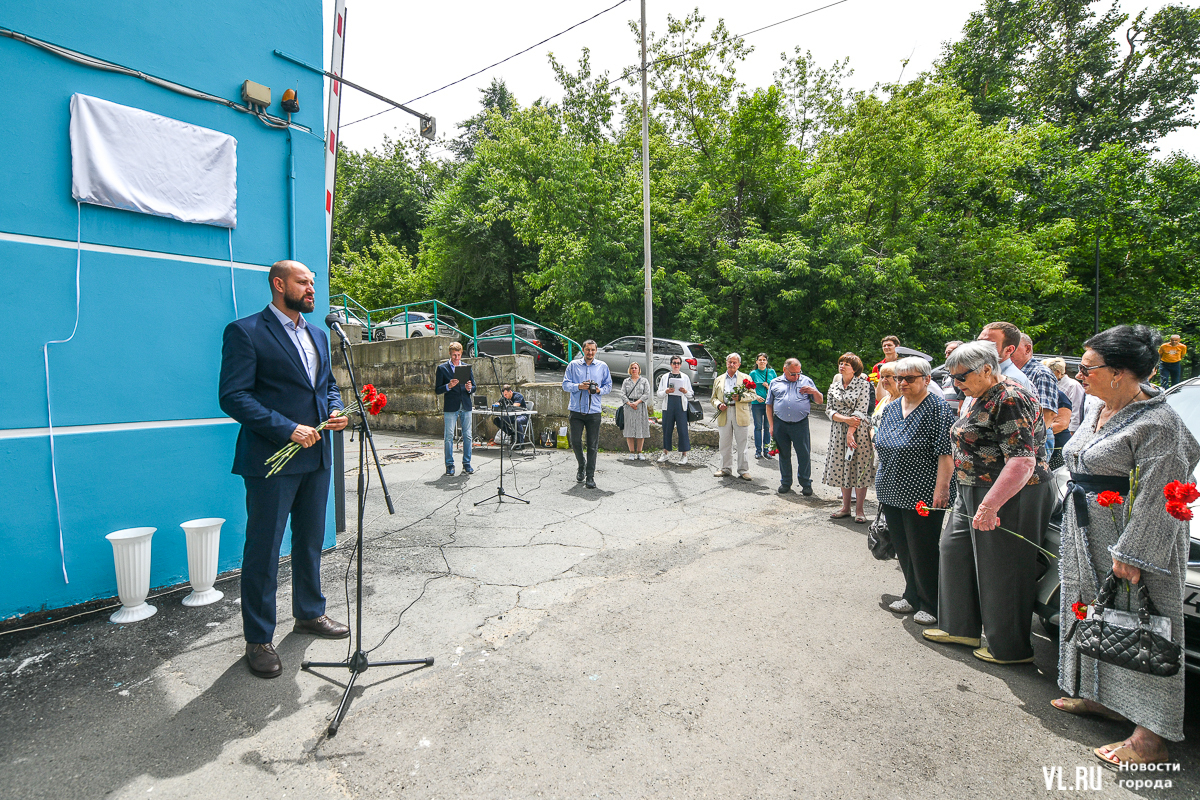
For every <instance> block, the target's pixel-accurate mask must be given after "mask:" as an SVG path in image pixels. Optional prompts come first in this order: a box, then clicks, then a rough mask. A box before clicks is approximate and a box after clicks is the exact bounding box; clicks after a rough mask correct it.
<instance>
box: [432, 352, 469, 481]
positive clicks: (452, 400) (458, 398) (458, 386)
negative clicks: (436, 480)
mask: <svg viewBox="0 0 1200 800" xmlns="http://www.w3.org/2000/svg"><path fill="white" fill-rule="evenodd" d="M462 354H463V348H462V345H461V344H459V343H458V342H451V343H450V360H449V361H447V362H446V363H444V364H438V368H437V379H436V380H435V382H434V385H433V391H434V392H435V393H437V394H440V395H443V397H442V418H443V421H444V426H443V429H442V430H443V438H444V439H445V445H446V446H445V450H446V474H447V475H449V476H451V477H453V475H454V423H455V422H457V423H458V426H459V428H461V429H462V439H463V462H462V469H463V473H464V474H466V475H470V474H471V473H473V472H474V471H475V470H474V469H473V468H472V467H471V392H473V391H475V384H474V382H473V381H471V379H470V369H471V368H470V367H469V366H466V365H464V364H463V363H462ZM463 370H466V372H463Z"/></svg>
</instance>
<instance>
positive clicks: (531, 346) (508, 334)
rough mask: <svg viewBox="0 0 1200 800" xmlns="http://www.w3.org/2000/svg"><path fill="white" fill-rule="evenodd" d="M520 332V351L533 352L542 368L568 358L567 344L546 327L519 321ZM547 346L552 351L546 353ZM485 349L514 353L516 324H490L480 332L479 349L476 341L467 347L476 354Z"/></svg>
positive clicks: (498, 353) (497, 353)
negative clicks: (514, 326) (565, 345)
mask: <svg viewBox="0 0 1200 800" xmlns="http://www.w3.org/2000/svg"><path fill="white" fill-rule="evenodd" d="M516 335H517V340H516V352H517V354H518V355H521V354H524V355H531V356H533V365H534V368H535V369H541V368H542V367H543V366H553V365H555V364H562V363H563V361H564V360H565V359H566V351H565V349H564V348H563V344H562V341H561V340H560V339H559V338H558V337H557V336H555V335H554V334H553V333H551V332H550V331H548V330H546V329H545V328H539V327H538V326H536V325H526V324H525V323H522V322H518V323H517V327H516ZM522 340H524V341H522ZM543 350H545V351H546V353H550V355H547V354H546V353H543V352H542V351H543ZM484 353H486V354H487V355H492V356H505V355H512V354H513V327H512V324H511V323H508V322H506V323H504V324H503V325H497V326H495V327H493V328H488V329H487V330H486V331H484V332H483V333H481V334H479V338H478V350H476V347H475V345H470V346H468V347H467V354H468V355H472V356H474V355H480V354H484ZM551 356H557V357H558V358H557V360H556V359H555V358H552V357H551Z"/></svg>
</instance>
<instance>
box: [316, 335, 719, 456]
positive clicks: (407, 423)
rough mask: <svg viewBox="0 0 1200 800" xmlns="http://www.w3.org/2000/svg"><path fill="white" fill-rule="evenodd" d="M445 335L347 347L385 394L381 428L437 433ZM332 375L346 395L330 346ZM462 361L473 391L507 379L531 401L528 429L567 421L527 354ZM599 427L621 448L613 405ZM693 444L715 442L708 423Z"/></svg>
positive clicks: (655, 430)
mask: <svg viewBox="0 0 1200 800" xmlns="http://www.w3.org/2000/svg"><path fill="white" fill-rule="evenodd" d="M451 341H452V339H450V337H447V336H422V337H419V338H413V339H390V340H384V341H382V342H363V343H361V344H356V345H354V346H353V347H352V348H351V354H352V357H353V359H354V364H355V372H356V374H357V376H358V380H359V383H360V384H367V383H370V384H372V385H373V386H374V387H375V388H376V389H378V390H379V391H381V392H383V393H384V394H386V395H387V397H388V405H387V408H386V409H385V410H384V411H383V412H382V413H381V414H379V415H378V416H376V417H374V418H373V419H372V420H371V422H372V424H373V425H374V426H375V427H377V428H378V429H380V430H391V431H408V432H413V433H421V434H426V435H428V436H431V437H435V438H441V437H442V435H443V434H442V431H443V417H442V398H441V397H439V396H438V395H437V393H436V392H434V390H433V387H434V380H435V373H436V370H437V365H438V364H440V363H442V362H443V361H446V360H447V359H448V358H450V342H451ZM331 355H332V358H333V374H334V376H335V377H336V378H337V382H338V387H339V388H340V389H341V391H342V394H343V395H344V396H349V394H350V393H351V388H350V373H349V372H348V371H347V370H346V367H345V365H344V364H343V363H342V356H341V349H340V348H335V349H334V350H333V353H332V354H331ZM463 363H464V364H470V365H472V366H473V367H474V373H475V378H476V381H477V382H478V384H479V388H478V389H477V392H482V393H483V394H485V395H487V398H488V402H489V403H493V402H495V401H496V400H497V399H498V398H499V397H500V386H501V385H503V384H505V383H511V384H513V385H514V386H516V387H517V389H518V390H519V391H520V392H521V394H523V395H524V396H525V399H526V400H527V401H530V402H532V404H533V408H534V410H535V411H537V414H536V415H535V416H534V419H533V430H534V432H535V435H536V434H540V433H541V432H542V431H543V430H544V429H546V428H550V429H551V430H553V431H555V432H557V431H558V429H559V427H560V426H562V425H566V424H567V422H568V418H569V417H568V411H567V406H568V402H569V401H570V396H569V395H568V394H567V393H566V392H564V391H563V390H562V384H560V383H535V382H534V369H533V357H532V356H527V355H507V356H497V357H496V358H495V359H489V358H464V359H463ZM604 412H605V417H604V421H603V423H602V424H601V426H600V447H601V449H603V450H616V451H623V450H625V449H626V445H625V436H624V434H623V433H622V432H621V431H620V430H619V429H618V428H617V426H616V425H615V424H614V423H613V414H614V413H615V410H614V409H613V408H605V409H604ZM473 424H474V426H475V436H476V437H477V438H480V437H484V436H486V437H487V438H492V437H493V436H494V435H495V433H496V428H495V426H493V425H492V420H491V418H490V417H486V416H479V415H477V416H476V417H475V418H474V420H473ZM690 435H691V440H692V445H693V446H694V447H714V448H715V447H716V446H717V432H716V431H715V430H711V429H708V428H693V429H692V431H691V434H690ZM661 446H662V429H661V428H660V427H659V426H658V425H656V424H651V426H650V439H649V441H647V442H646V449H647V450H658V449H660V448H661Z"/></svg>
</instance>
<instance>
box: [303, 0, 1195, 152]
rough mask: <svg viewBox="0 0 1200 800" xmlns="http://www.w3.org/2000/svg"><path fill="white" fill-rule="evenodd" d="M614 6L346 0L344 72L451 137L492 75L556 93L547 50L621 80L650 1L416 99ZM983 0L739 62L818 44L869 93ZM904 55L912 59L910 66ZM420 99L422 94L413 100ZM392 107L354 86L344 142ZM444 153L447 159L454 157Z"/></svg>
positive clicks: (918, 10) (781, 37)
mask: <svg viewBox="0 0 1200 800" xmlns="http://www.w3.org/2000/svg"><path fill="white" fill-rule="evenodd" d="M1167 1H1168V0H1140V2H1139V1H1138V0H1132V1H1131V0H1125V2H1124V3H1123V7H1124V8H1125V9H1126V10H1127V11H1129V10H1133V9H1140V8H1148V9H1150V10H1151V11H1153V10H1155V9H1157V8H1159V7H1160V6H1162V5H1165V4H1166V2H1167ZM616 2H617V0H577V2H571V3H564V2H561V0H556V1H553V2H551V1H548V0H509V2H495V0H492V1H491V2H482V1H481V0H455V2H453V3H447V4H442V3H411V2H406V3H398V2H395V1H394V0H347V8H346V56H345V69H344V72H343V74H344V75H345V77H346V79H347V80H351V81H355V82H356V83H360V84H362V85H363V86H365V87H367V88H369V89H371V90H373V91H375V92H377V93H378V94H381V95H383V96H385V97H389V98H391V99H392V100H396V101H399V102H401V103H405V104H406V105H411V107H412V108H414V109H415V110H417V111H419V112H420V113H423V114H429V115H432V116H434V117H435V118H436V119H437V129H438V135H439V136H449V137H453V136H456V135H458V133H459V131H458V130H457V124H458V123H459V122H461V121H463V120H465V119H467V118H468V117H470V116H472V115H474V114H475V113H477V112H478V110H479V99H480V94H479V90H480V89H482V88H484V87H486V86H488V84H490V83H491V80H492V79H493V78H500V79H503V80H504V81H505V83H506V84H507V85H508V88H509V90H510V91H511V92H513V94H515V95H516V97H517V100H518V101H519V102H520V103H521V104H522V105H529V104H530V103H532V102H533V101H534V100H536V99H537V98H538V97H547V98H549V99H552V100H554V99H557V98H558V97H559V87H558V84H557V83H556V82H555V80H554V74H553V72H552V71H551V69H550V65H549V62H548V59H547V57H546V54H547V53H549V52H553V53H554V55H555V57H556V58H558V60H559V61H560V62H562V63H564V64H566V65H567V66H568V67H570V68H571V69H572V70H573V69H574V66H575V64H576V62H577V61H578V58H579V56H580V54H581V52H582V50H583V48H585V47H587V48H590V50H591V63H592V72H593V75H598V74H600V73H603V72H605V71H607V72H608V73H609V76H610V77H614V76H616V75H618V74H620V73H621V72H622V71H623V70H624V69H625V68H627V67H630V66H634V65H637V64H638V63H639V61H640V54H639V49H638V40H637V37H636V35H635V34H634V33H633V32H632V31H631V30H630V28H629V23H630V21H637V19H638V17H639V15H640V13H641V11H640V3H639V0H626V2H624V3H623V4H621V5H619V6H617V7H616V8H614V9H612V10H611V11H608V12H607V13H604V14H603V15H601V16H599V17H598V18H596V19H594V20H592V21H591V22H588V23H586V24H584V25H580V26H579V27H577V28H575V29H574V30H572V31H570V32H569V33H566V34H565V35H563V36H560V37H558V38H556V39H554V40H553V41H551V42H548V43H546V44H544V45H541V46H540V47H536V48H534V49H533V50H530V51H529V52H528V53H526V54H524V55H521V56H517V57H516V58H514V59H512V60H511V61H508V62H507V63H505V64H503V65H501V66H499V67H496V68H495V69H493V70H490V71H488V72H485V73H483V74H481V75H478V76H476V77H474V78H471V79H470V80H467V81H465V82H463V83H461V84H458V85H457V86H453V87H451V88H449V89H445V90H443V91H440V92H437V93H436V94H433V95H431V96H429V97H426V98H424V99H420V100H415V98H418V97H420V96H421V95H424V94H426V93H427V92H430V91H432V90H434V89H437V88H438V87H440V86H443V85H445V84H447V83H450V82H451V81H455V80H458V79H459V78H462V77H464V76H466V75H469V74H471V73H472V72H475V71H476V70H479V69H481V68H483V67H486V66H488V65H489V64H492V63H494V62H497V61H500V60H501V59H503V58H505V57H507V56H510V55H512V54H514V53H516V52H518V51H520V50H524V49H525V48H527V47H529V46H530V45H533V44H534V43H536V42H539V41H541V40H542V39H545V38H546V37H548V36H551V35H553V34H555V33H558V32H559V31H562V30H564V29H566V28H568V27H570V26H572V25H575V24H576V23H579V22H581V21H582V20H585V19H587V18H588V17H590V16H592V15H593V14H596V13H597V12H600V11H603V10H604V9H606V8H608V7H610V6H612V5H614V4H615V3H616ZM831 2H836V0H759V1H758V2H747V1H746V0H741V2H733V1H732V0H700V1H699V2H698V0H647V4H646V19H647V26H648V28H649V30H650V31H651V32H662V31H664V30H665V29H666V21H667V15H668V14H670V15H672V16H675V17H676V18H680V17H683V16H686V15H687V14H688V13H690V12H691V11H692V10H693V9H695V8H697V7H698V8H699V9H700V11H701V13H702V14H704V15H705V17H706V19H707V24H708V26H710V27H711V26H712V25H713V24H715V23H716V21H717V20H718V19H724V20H725V24H726V26H727V28H728V29H729V30H730V31H731V32H732V33H735V34H740V33H743V32H746V31H751V30H754V29H756V28H760V27H762V26H764V25H769V24H771V23H774V22H778V21H779V20H783V19H786V18H788V17H792V16H795V15H797V14H802V13H804V12H807V11H812V10H813V9H819V8H821V7H822V6H826V5H828V4H829V3H831ZM323 3H324V18H325V27H326V35H325V40H326V45H325V59H326V68H328V59H329V50H330V45H329V42H330V31H331V26H332V19H333V2H332V0H323ZM982 5H983V0H845V2H843V3H841V4H840V5H837V6H835V7H832V8H826V9H824V10H820V11H816V13H813V14H811V15H809V16H805V17H802V18H801V19H797V20H794V21H791V22H787V23H785V24H782V25H779V26H778V27H774V28H771V29H770V30H766V31H762V32H761V33H756V34H753V35H751V36H749V37H748V38H747V39H746V42H747V44H749V45H752V46H753V48H754V52H752V53H751V54H750V56H749V58H748V59H747V60H746V61H745V62H743V64H742V66H741V67H740V68H739V72H738V77H739V79H740V80H741V81H742V82H743V83H744V84H745V85H746V86H747V87H750V88H754V87H759V86H766V85H768V84H769V83H770V82H771V81H772V79H773V75H772V73H773V72H774V71H775V70H777V69H779V67H780V65H781V63H782V62H781V60H780V54H781V53H784V52H786V53H788V54H791V53H792V52H793V51H794V50H795V48H796V47H800V48H801V50H802V51H803V50H810V51H812V54H813V56H814V57H815V59H816V61H817V63H818V64H820V65H821V66H826V67H828V66H829V65H831V64H832V63H833V62H835V61H837V60H840V59H843V58H846V57H849V59H850V67H851V68H852V69H853V70H854V74H853V75H852V76H851V77H850V79H849V80H848V81H847V84H848V86H849V87H851V88H855V89H870V88H872V87H873V86H875V85H876V84H879V83H887V82H891V81H895V80H896V79H897V78H899V77H901V74H902V72H901V70H902V69H903V75H904V76H906V77H913V76H915V75H917V74H918V73H920V72H922V71H924V70H928V69H930V68H931V67H932V65H933V62H934V60H935V59H937V57H938V56H939V55H940V53H941V50H942V45H943V43H944V42H946V41H948V40H953V39H957V38H958V36H959V35H960V33H961V31H962V28H963V24H964V23H965V22H966V20H967V17H968V15H969V14H970V13H971V12H972V11H976V10H978V9H979V8H981V7H982ZM448 9H449V10H450V13H447V10H448ZM706 30H707V29H706ZM905 59H908V64H907V66H903V64H904V61H905ZM412 100H415V102H412V103H409V101H412ZM323 103H324V100H323V99H322V104H323ZM1198 104H1200V103H1198ZM386 107H387V106H386V105H385V104H383V103H381V102H380V101H378V100H375V99H373V98H371V97H368V96H366V95H363V94H361V93H359V92H356V91H354V90H348V91H347V92H346V94H345V99H344V100H343V104H342V113H341V122H342V129H341V137H342V141H343V142H344V143H345V144H346V146H348V147H350V148H353V149H355V150H362V149H364V148H375V147H378V146H379V145H380V144H381V143H382V141H383V137H384V136H385V135H387V136H392V137H395V136H397V135H398V134H401V133H404V132H406V131H409V130H415V127H416V124H417V118H416V117H413V116H411V115H408V114H405V113H404V112H403V111H399V110H392V111H389V112H387V113H386V114H382V115H380V116H378V117H375V118H373V119H369V120H366V121H364V122H359V123H357V124H352V125H351V124H348V123H351V122H354V121H355V120H358V119H360V118H362V117H366V116H368V115H370V114H374V113H375V112H377V111H380V110H382V109H384V108H386ZM1158 144H1159V147H1160V149H1161V152H1162V153H1168V152H1171V151H1173V150H1182V151H1184V152H1185V153H1187V154H1188V155H1190V156H1191V157H1193V158H1200V129H1196V128H1190V129H1185V130H1180V131H1176V132H1175V133H1173V134H1171V135H1170V136H1168V137H1166V138H1165V139H1163V140H1161V141H1160V142H1159V143H1158ZM434 152H435V153H438V151H437V150H435V151H434ZM439 155H441V156H442V157H448V156H449V153H448V152H441V153H439Z"/></svg>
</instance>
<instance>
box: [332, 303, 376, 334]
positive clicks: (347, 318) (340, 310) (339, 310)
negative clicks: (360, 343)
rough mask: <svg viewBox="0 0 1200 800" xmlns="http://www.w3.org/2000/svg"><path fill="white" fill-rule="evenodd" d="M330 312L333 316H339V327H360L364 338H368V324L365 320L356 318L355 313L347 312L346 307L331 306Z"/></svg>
mask: <svg viewBox="0 0 1200 800" xmlns="http://www.w3.org/2000/svg"><path fill="white" fill-rule="evenodd" d="M329 312H330V313H331V314H337V321H338V324H339V325H358V326H359V327H360V328H362V329H363V337H364V338H366V335H367V323H366V321H365V320H363V319H360V318H359V317H358V316H356V315H355V313H354V312H353V311H350V312H347V311H346V308H345V307H344V306H330V307H329Z"/></svg>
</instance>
